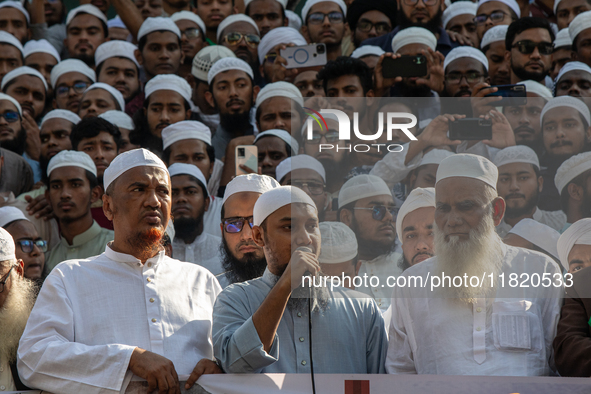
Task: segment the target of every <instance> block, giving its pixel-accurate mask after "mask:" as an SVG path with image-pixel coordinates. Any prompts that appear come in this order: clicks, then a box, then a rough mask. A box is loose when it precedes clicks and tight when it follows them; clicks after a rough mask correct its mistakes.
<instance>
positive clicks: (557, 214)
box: [496, 208, 566, 249]
mask: <svg viewBox="0 0 591 394" xmlns="http://www.w3.org/2000/svg"><path fill="white" fill-rule="evenodd" d="M532 219H533V220H535V221H536V222H540V223H542V224H545V225H546V226H548V227H551V228H553V229H554V230H556V231H559V232H560V231H562V229H563V228H564V225H565V224H566V215H565V214H564V212H562V211H543V210H541V209H539V208H536V210H535V212H534V214H533V216H532ZM512 228H513V226H511V225H510V224H507V223H506V222H505V220H504V219H503V220H501V223H499V225H498V226H497V227H496V230H497V234H499V237H501V238H505V236H506V235H507V234H509V231H511V229H512ZM538 246H540V247H541V245H538ZM542 249H543V248H542Z"/></svg>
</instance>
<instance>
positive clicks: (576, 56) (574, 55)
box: [570, 51, 579, 60]
mask: <svg viewBox="0 0 591 394" xmlns="http://www.w3.org/2000/svg"><path fill="white" fill-rule="evenodd" d="M570 58H571V60H579V55H577V53H576V52H575V51H571V53H570Z"/></svg>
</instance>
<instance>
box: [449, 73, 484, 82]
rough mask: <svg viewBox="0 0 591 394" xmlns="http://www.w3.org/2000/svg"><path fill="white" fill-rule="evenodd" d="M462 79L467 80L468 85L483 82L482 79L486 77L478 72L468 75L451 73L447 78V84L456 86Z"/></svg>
mask: <svg viewBox="0 0 591 394" xmlns="http://www.w3.org/2000/svg"><path fill="white" fill-rule="evenodd" d="M462 78H466V82H468V83H476V82H480V81H481V80H482V78H484V75H482V74H480V73H477V72H471V73H467V74H462V73H459V72H451V73H449V74H447V75H446V76H445V82H447V83H449V84H454V85H455V84H458V83H460V82H461V80H462Z"/></svg>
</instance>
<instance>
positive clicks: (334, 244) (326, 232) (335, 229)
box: [318, 222, 357, 264]
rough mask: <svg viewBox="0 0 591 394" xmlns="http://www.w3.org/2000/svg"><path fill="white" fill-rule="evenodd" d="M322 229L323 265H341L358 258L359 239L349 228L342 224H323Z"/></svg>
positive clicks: (321, 261) (321, 259) (320, 261)
mask: <svg viewBox="0 0 591 394" xmlns="http://www.w3.org/2000/svg"><path fill="white" fill-rule="evenodd" d="M318 227H320V238H321V240H322V241H321V247H320V256H318V262H319V263H321V264H339V263H344V262H346V261H350V260H353V259H354V258H355V256H357V238H356V237H355V233H354V232H353V230H351V229H350V228H349V226H347V225H345V224H344V223H341V222H322V223H320V225H319V226H318Z"/></svg>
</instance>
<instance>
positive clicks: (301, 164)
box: [275, 155, 326, 182]
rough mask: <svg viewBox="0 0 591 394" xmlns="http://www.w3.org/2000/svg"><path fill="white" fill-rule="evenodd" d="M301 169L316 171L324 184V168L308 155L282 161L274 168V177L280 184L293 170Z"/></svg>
mask: <svg viewBox="0 0 591 394" xmlns="http://www.w3.org/2000/svg"><path fill="white" fill-rule="evenodd" d="M301 169H309V170H312V171H316V172H317V173H318V175H320V176H321V177H322V179H323V180H324V182H326V171H325V170H324V167H323V166H322V164H321V163H320V162H319V161H318V160H316V159H315V158H313V157H312V156H308V155H297V156H292V157H288V158H287V159H285V160H283V161H282V162H281V163H279V164H278V165H277V168H275V176H276V177H277V180H279V181H280V182H281V180H282V179H283V178H284V177H285V176H286V175H287V174H289V173H290V172H292V171H293V170H301Z"/></svg>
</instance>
